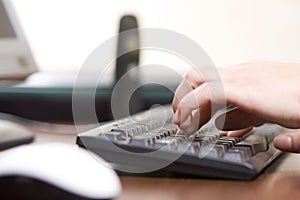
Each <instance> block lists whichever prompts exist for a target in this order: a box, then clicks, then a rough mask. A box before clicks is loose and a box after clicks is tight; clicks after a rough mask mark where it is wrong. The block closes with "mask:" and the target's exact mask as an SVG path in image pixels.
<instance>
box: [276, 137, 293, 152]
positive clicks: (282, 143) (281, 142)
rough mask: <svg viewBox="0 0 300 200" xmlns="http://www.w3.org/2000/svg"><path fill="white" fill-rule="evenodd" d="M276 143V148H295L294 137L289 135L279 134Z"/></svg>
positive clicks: (291, 149)
mask: <svg viewBox="0 0 300 200" xmlns="http://www.w3.org/2000/svg"><path fill="white" fill-rule="evenodd" d="M273 142H274V145H275V147H276V148H278V149H280V150H283V151H294V150H293V139H292V137H291V136H289V135H278V136H277V137H275V138H274V141H273Z"/></svg>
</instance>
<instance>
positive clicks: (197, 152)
mask: <svg viewBox="0 0 300 200" xmlns="http://www.w3.org/2000/svg"><path fill="white" fill-rule="evenodd" d="M172 115H173V113H172V109H171V106H164V107H160V108H156V109H150V110H148V111H145V112H142V113H138V114H135V115H133V116H131V117H126V118H123V119H120V120H116V121H112V122H108V123H105V124H103V125H101V126H99V127H98V128H95V129H93V130H90V131H87V132H84V133H81V134H79V135H78V137H77V144H78V145H79V146H81V147H84V148H87V149H89V150H91V151H92V152H94V153H96V154H98V155H100V156H101V157H102V158H104V159H105V160H106V161H108V162H109V163H111V164H112V165H113V166H115V169H116V170H117V171H118V172H119V173H120V174H126V175H137V176H140V175H142V176H168V177H206V178H222V179H239V180H250V179H253V178H255V177H256V176H257V175H259V174H260V173H261V172H262V171H263V170H264V169H265V168H266V167H267V166H268V165H269V164H270V163H271V162H272V161H273V160H274V159H275V158H277V157H278V156H279V155H280V154H281V152H280V151H279V150H277V149H276V148H275V147H274V146H273V142H272V141H273V138H274V137H275V136H276V135H278V134H280V133H282V132H283V131H284V130H285V129H284V128H283V127H280V126H278V125H275V124H266V125H263V126H261V127H257V128H255V129H253V130H251V131H250V132H248V133H246V134H245V135H243V136H242V137H229V136H222V135H221V134H220V131H218V130H217V129H216V128H215V127H214V123H213V122H212V121H210V122H208V123H207V124H206V125H205V126H203V127H202V128H201V129H200V130H198V131H196V132H195V133H194V134H191V135H178V134H176V133H177V131H178V127H177V125H175V124H172V123H171V118H172Z"/></svg>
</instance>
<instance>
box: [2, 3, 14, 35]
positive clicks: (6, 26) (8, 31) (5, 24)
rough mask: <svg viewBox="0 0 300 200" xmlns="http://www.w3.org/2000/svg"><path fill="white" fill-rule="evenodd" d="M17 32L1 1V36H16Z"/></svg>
mask: <svg viewBox="0 0 300 200" xmlns="http://www.w3.org/2000/svg"><path fill="white" fill-rule="evenodd" d="M15 37H16V34H15V31H14V29H13V27H12V24H11V22H10V20H9V18H8V15H7V12H6V10H5V8H4V5H3V2H2V1H0V38H15Z"/></svg>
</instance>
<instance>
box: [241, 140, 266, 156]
mask: <svg viewBox="0 0 300 200" xmlns="http://www.w3.org/2000/svg"><path fill="white" fill-rule="evenodd" d="M236 146H246V147H250V149H251V152H252V155H255V154H256V153H258V152H262V151H266V150H267V149H268V143H267V140H266V137H265V136H263V135H250V136H248V137H247V138H246V139H244V140H243V141H240V142H239V143H237V144H236Z"/></svg>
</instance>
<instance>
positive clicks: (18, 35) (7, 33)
mask: <svg viewBox="0 0 300 200" xmlns="http://www.w3.org/2000/svg"><path fill="white" fill-rule="evenodd" d="M35 71H37V67H36V65H35V62H34V60H33V57H32V54H31V51H30V48H29V47H28V45H27V42H26V38H25V37H24V33H23V31H22V27H20V24H19V20H18V18H17V16H16V13H15V9H14V6H13V5H12V3H11V1H10V0H0V79H15V78H18V79H19V78H25V77H26V76H28V75H29V74H31V73H33V72H35Z"/></svg>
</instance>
